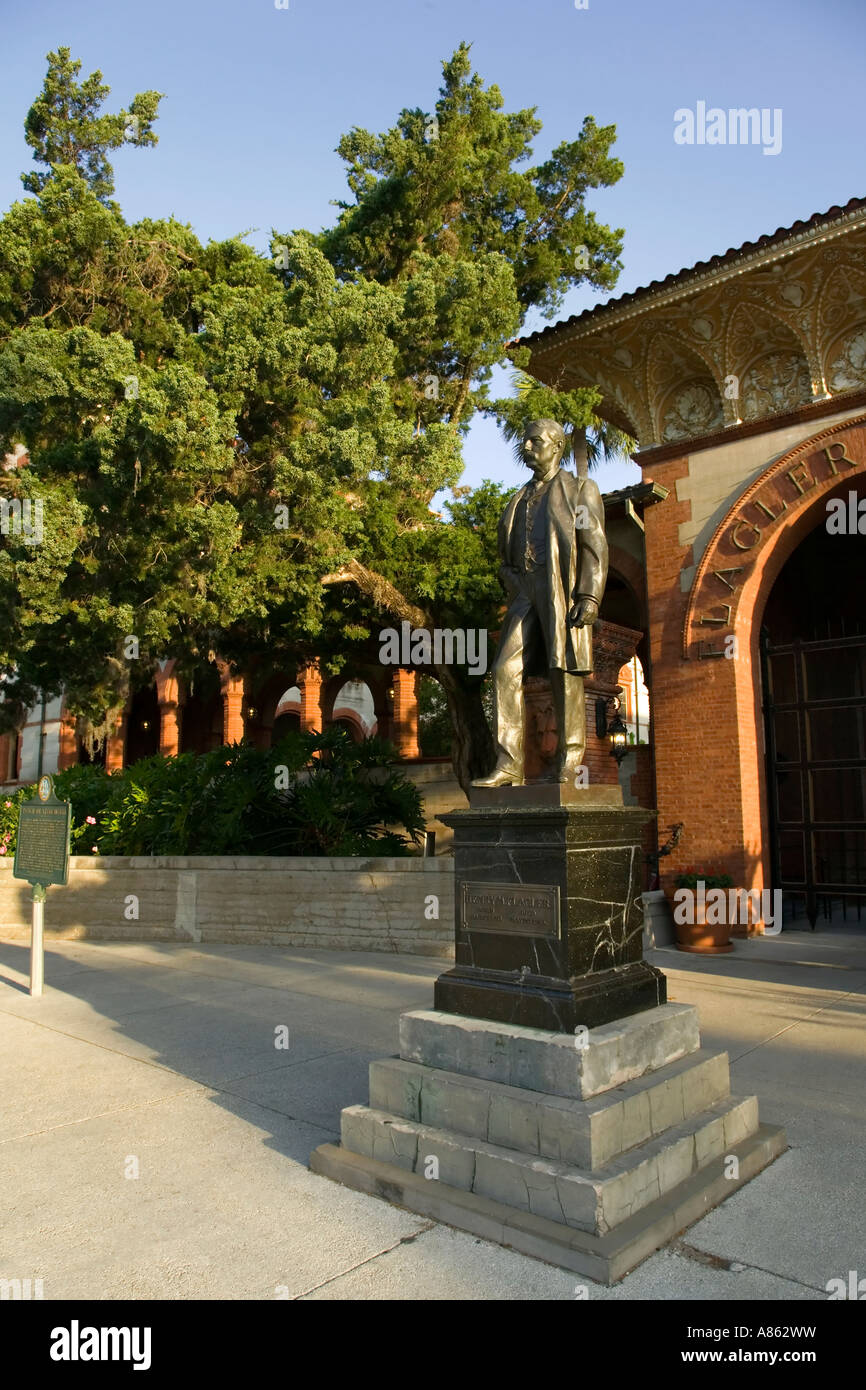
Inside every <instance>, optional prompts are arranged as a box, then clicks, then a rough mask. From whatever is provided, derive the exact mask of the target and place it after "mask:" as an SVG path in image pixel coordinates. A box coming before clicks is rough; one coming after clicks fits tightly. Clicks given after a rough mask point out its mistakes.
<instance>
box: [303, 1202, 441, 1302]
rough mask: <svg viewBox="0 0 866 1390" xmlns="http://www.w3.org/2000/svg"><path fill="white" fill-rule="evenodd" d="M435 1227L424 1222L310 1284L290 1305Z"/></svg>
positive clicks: (433, 1222) (431, 1222) (431, 1223)
mask: <svg viewBox="0 0 866 1390" xmlns="http://www.w3.org/2000/svg"><path fill="white" fill-rule="evenodd" d="M435 1225H436V1222H435V1221H425V1222H424V1224H423V1226H419V1227H418V1230H417V1231H411V1232H410V1233H409V1235H407V1236H400V1238H399V1240H395V1241H394V1243H393V1245H387V1246H386V1247H385V1249H384V1250H377V1251H376V1253H375V1254H374V1255H368V1256H367V1258H366V1259H365V1260H358V1262H357V1264H353V1265H350V1266H349V1268H348V1269H341V1270H340V1272H339V1274H332V1275H331V1276H330V1277H329V1278H328V1279H322V1280H321V1281H320V1282H319V1283H318V1284H312V1285H311V1286H310V1288H308V1289H304V1291H303V1293H297V1294H295V1296H294V1298H291V1299H289V1302H290V1303H297V1302H298V1301H299V1300H300V1299H302V1298H307V1297H308V1296H309V1294H311V1293H316V1292H317V1291H318V1290H319V1289H324V1288H326V1287H327V1286H328V1284H335V1283H336V1282H337V1280H338V1279H345V1277H346V1275H347V1274H354V1272H355V1270H356V1269H363V1268H364V1265H369V1264H372V1263H373V1261H374V1260H378V1259H381V1257H382V1256H383V1255H390V1254H391V1253H392V1251H394V1250H399V1248H400V1246H401V1245H411V1244H412V1242H413V1241H415V1240H417V1239H418V1237H419V1236H423V1235H426V1233H427V1232H428V1231H432V1230H433V1229H434V1227H435Z"/></svg>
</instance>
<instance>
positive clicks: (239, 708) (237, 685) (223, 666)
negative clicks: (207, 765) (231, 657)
mask: <svg viewBox="0 0 866 1390" xmlns="http://www.w3.org/2000/svg"><path fill="white" fill-rule="evenodd" d="M217 669H218V671H219V673H220V691H221V692H222V701H223V743H225V744H230V743H240V742H241V741H242V740H243V736H244V710H243V706H244V678H243V676H239V675H237V674H236V673H235V671H234V668H233V667H232V666H230V665H229V663H228V662H227V661H222V660H221V659H220V658H219V657H218V658H217Z"/></svg>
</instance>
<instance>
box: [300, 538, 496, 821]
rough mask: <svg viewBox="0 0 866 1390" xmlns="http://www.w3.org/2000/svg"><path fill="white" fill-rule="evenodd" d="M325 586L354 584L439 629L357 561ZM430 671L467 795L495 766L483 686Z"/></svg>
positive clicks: (408, 617)
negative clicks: (477, 779) (472, 784)
mask: <svg viewBox="0 0 866 1390" xmlns="http://www.w3.org/2000/svg"><path fill="white" fill-rule="evenodd" d="M321 583H322V584H355V585H357V587H358V588H359V589H360V590H361V592H362V593H364V594H366V595H367V597H368V598H370V599H372V601H373V603H374V604H375V605H376V607H377V608H380V609H384V610H385V611H386V612H388V613H391V614H393V616H394V617H396V618H399V619H400V620H401V622H408V623H411V624H412V626H413V627H423V628H426V629H427V630H428V631H429V630H430V629H432V628H433V627H435V626H436V624H435V622H434V621H433V619H432V618H431V616H430V614H429V613H426V612H425V611H424V610H423V609H422V608H419V607H417V605H416V604H414V603H410V601H409V600H408V599H407V598H406V597H405V596H404V595H403V594H401V593H400V591H399V589H396V588H395V587H394V585H393V584H391V583H390V581H389V580H387V579H385V578H384V577H383V576H382V575H381V574H377V573H376V572H375V570H369V569H367V567H366V565H362V564H360V562H359V561H358V560H350V561H349V562H348V564H346V565H344V566H343V568H342V569H340V570H337V571H335V572H334V573H333V574H326V575H324V576H323V577H322V580H321ZM431 671H432V673H433V675H434V676H435V677H436V679H437V680H438V681H439V684H440V685H441V686H442V689H443V690H444V691H445V698H446V700H447V701H448V713H449V715H450V716H451V731H452V733H453V735H454V743H453V746H452V752H451V762H452V766H453V768H454V774H455V776H456V778H457V780H458V782H459V783H460V786H461V787H462V788H463V790H464V792H465V793H466V795H467V796H468V795H469V784H470V782H471V781H472V779H473V777H483V776H484V775H485V773H487V772H489V771H490V769H491V768H492V766H493V760H494V748H493V738H492V737H491V733H490V729H489V727H488V724H487V716H486V715H485V713H484V705H483V704H482V701H481V683H480V682H473V683H472V685H465V684H464V683H463V682H462V681H461V680H460V678H459V676H458V675H457V673H456V672H455V670H454V668H453V667H451V666H433V667H431Z"/></svg>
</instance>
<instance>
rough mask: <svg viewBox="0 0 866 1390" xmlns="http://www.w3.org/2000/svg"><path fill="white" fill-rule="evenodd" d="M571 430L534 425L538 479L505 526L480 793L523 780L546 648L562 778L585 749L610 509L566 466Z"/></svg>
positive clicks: (513, 506) (511, 508) (532, 459)
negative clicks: (490, 719) (532, 676)
mask: <svg viewBox="0 0 866 1390" xmlns="http://www.w3.org/2000/svg"><path fill="white" fill-rule="evenodd" d="M565 442H566V441H565V432H564V430H563V428H562V426H561V425H558V424H557V423H556V421H555V420H532V421H530V423H529V424H528V425H527V426H526V429H525V431H524V436H523V446H522V454H523V458H524V459H525V461H526V462H527V463H528V465H529V467H530V468H531V469H532V472H533V474H534V477H533V479H532V481H531V482H528V483H527V484H526V486H525V487H522V488H521V489H520V491H519V492H517V493H516V494H515V496H514V497H512V498H511V500H510V502H509V503H508V505H507V507H506V508H505V511H504V512H503V514H502V519H501V521H500V523H499V555H500V558H501V560H502V565H501V568H500V571H499V574H500V577H501V579H502V582H503V584H504V585H505V589H506V592H507V594H508V599H509V606H508V611H507V612H506V614H505V618H504V619H503V623H502V630H501V633H500V638H499V650H498V652H497V655H496V660H495V661H494V663H493V690H494V709H495V717H496V745H497V749H496V751H497V758H496V766H495V767H494V769H493V771H492V772H491V773H490V774H489V776H487V777H480V778H478V779H477V781H475V782H474V783H473V786H476V787H502V786H506V785H508V784H511V785H513V786H521V785H522V784H523V780H524V695H523V677H524V673H525V670H526V667H527V665H528V662H529V660H530V657H531V654H532V652H533V648H534V647H536V646H537V644H538V642H539V640H540V641H541V642H543V646H544V652H545V655H546V658H547V666H548V667H549V670H550V685H551V690H552V693H553V705H554V709H555V711H556V723H557V733H558V757H557V776H558V780H559V781H560V782H569V781H571V779H572V778H573V777H574V775H575V773H576V772H577V769H578V768H579V767H580V766H581V764H582V763H583V757H584V753H585V751H586V702H585V699H584V693H583V677H584V676H586V675H590V674H591V673H592V625H593V623H594V622H595V620H596V618H597V617H598V610H599V605H600V603H601V599H602V595H603V593H604V585H605V580H606V579H607V540H606V538H605V534H604V504H603V502H602V500H601V493H600V492H599V490H598V487H597V485H596V484H595V483H594V482H592V481H591V480H590V479H589V478H578V477H575V475H574V474H573V473H571V472H569V471H568V469H566V468H562V467H561V464H562V457H563V454H564V452H565Z"/></svg>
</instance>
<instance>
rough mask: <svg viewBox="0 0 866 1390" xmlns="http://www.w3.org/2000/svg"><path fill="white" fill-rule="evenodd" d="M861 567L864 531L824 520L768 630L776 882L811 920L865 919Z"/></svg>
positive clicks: (781, 592)
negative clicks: (829, 524) (831, 528)
mask: <svg viewBox="0 0 866 1390" xmlns="http://www.w3.org/2000/svg"><path fill="white" fill-rule="evenodd" d="M859 482H860V490H861V492H864V488H863V480H862V479H861V480H859ZM848 492H849V494H854V495H855V496H856V492H857V490H856V488H855V487H854V486H853V480H852V484H851V486H850V487H849V489H848ZM843 500H845V501H846V502H847V501H848V498H847V497H846V498H844V499H843ZM849 510H851V509H849V508H848V507H846V508H845V512H846V513H847V512H848V511H849ZM852 516H853V519H854V525H855V527H856V525H857V512H856V509H854V510H853V511H852ZM846 519H847V518H846ZM864 531H866V518H864ZM864 570H866V534H864V535H861V534H860V533H859V531H857V530H854V532H853V534H852V533H851V532H850V531H849V530H848V528H847V526H846V529H845V531H842V532H836V531H834V532H833V533H831V532H829V531H828V530H827V525H826V522H825V524H820V523H819V525H818V526H816V528H815V530H813V531H812V532H811V534H810V535H808V536H807V537H806V539H805V540H804V541H802V542H801V544H800V545H799V546H798V547H797V549H796V550H795V551H794V553H793V555H792V556H791V557H790V559H789V560H788V561H787V563H786V564H785V566H784V568H783V569H782V571H781V572H780V574H779V576H778V578H777V579H776V582H775V584H774V585H773V588H772V591H771V593H770V596H769V598H768V600H767V604H766V608H765V610H764V618H763V624H762V630H761V654H762V674H763V684H764V712H765V728H766V749H767V787H768V798H767V799H768V810H769V828H770V856H771V866H772V879H773V887H774V888H780V889H781V890H782V894H783V903H784V907H785V916H786V918H796V917H803V916H805V917H807V918H808V920H809V922H810V924H811V926H812V927H813V928H814V926H815V922H816V918H817V917H818V915H819V914H820V915H821V916H822V917H823V918H825V919H831V920H841V921H843V922H845V921H850V920H853V919H859V918H860V915H861V910H862V906H863V904H864V903H866V598H864V593H863V587H862V578H863V573H864Z"/></svg>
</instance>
